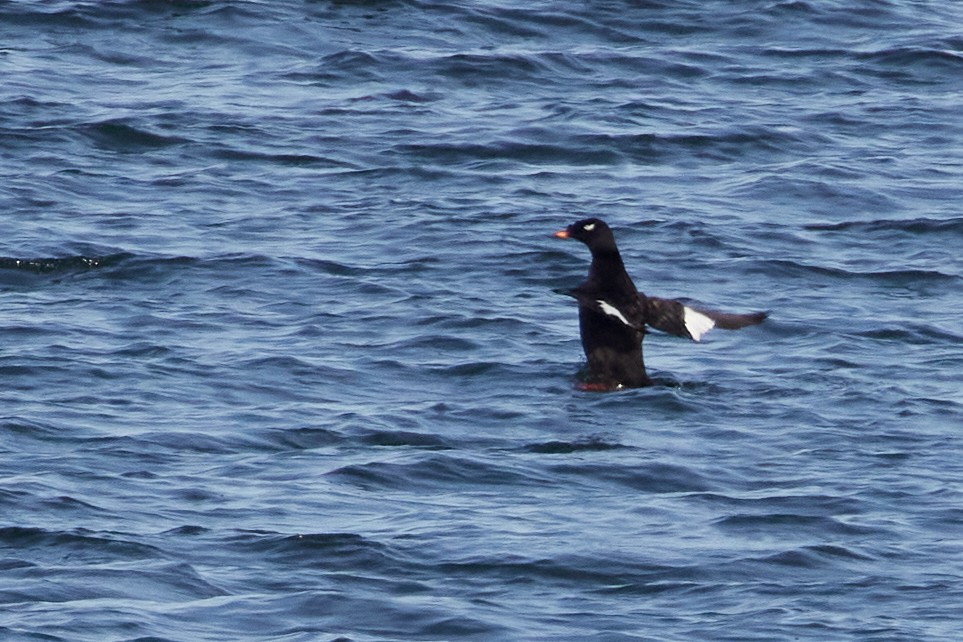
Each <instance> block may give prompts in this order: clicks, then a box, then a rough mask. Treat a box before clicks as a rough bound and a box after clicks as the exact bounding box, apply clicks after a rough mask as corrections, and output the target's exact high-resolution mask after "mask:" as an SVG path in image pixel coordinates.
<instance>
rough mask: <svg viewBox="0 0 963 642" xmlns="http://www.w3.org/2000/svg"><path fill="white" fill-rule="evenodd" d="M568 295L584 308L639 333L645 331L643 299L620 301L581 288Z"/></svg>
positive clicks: (570, 291) (569, 292) (571, 291)
mask: <svg viewBox="0 0 963 642" xmlns="http://www.w3.org/2000/svg"><path fill="white" fill-rule="evenodd" d="M567 294H568V295H569V296H571V297H574V298H575V299H576V300H577V301H578V303H579V305H580V306H582V307H585V308H588V309H590V310H594V311H596V312H598V313H600V314H604V315H607V316H610V317H613V318H614V319H617V320H618V321H621V322H622V323H623V324H625V325H627V326H629V327H630V328H635V329H636V330H638V331H639V332H644V331H645V321H646V320H645V307H644V304H643V301H642V299H641V297H639V298H636V297H633V298H632V299H630V300H628V301H620V300H616V299H615V298H614V297H611V296H607V295H606V294H601V293H599V292H596V291H593V290H588V289H583V288H581V287H578V288H575V289H573V290H569V291H568V292H567Z"/></svg>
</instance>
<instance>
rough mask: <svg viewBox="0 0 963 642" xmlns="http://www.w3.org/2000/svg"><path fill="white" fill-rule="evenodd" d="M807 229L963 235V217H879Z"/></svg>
mask: <svg viewBox="0 0 963 642" xmlns="http://www.w3.org/2000/svg"><path fill="white" fill-rule="evenodd" d="M805 229H807V230H811V231H814V232H858V233H864V234H876V233H880V232H884V233H885V232H900V233H906V234H914V235H924V234H938V235H940V236H941V237H943V236H945V235H948V234H949V235H960V236H963V218H948V219H935V218H925V217H920V218H912V219H877V220H871V221H843V222H840V223H816V224H811V225H806V226H805Z"/></svg>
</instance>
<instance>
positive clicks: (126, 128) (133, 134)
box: [79, 119, 189, 152]
mask: <svg viewBox="0 0 963 642" xmlns="http://www.w3.org/2000/svg"><path fill="white" fill-rule="evenodd" d="M79 130H80V131H81V132H82V133H83V134H84V135H86V136H87V137H88V138H90V139H91V140H93V141H94V143H95V144H96V145H98V146H100V147H103V148H106V149H110V150H112V151H117V152H140V151H144V150H147V149H158V148H163V147H170V146H173V145H181V144H184V143H186V142H189V141H188V140H187V139H186V138H182V137H180V136H165V135H163V134H158V133H156V132H153V131H150V130H149V129H147V128H146V127H144V126H143V125H140V124H137V125H135V124H132V123H131V122H128V121H127V120H126V119H112V120H106V121H103V122H99V123H91V124H87V125H82V126H80V127H79Z"/></svg>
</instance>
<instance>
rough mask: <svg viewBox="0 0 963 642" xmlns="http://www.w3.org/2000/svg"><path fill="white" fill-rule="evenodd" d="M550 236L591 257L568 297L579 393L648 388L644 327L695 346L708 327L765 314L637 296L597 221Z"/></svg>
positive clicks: (741, 323) (730, 326) (732, 325)
mask: <svg viewBox="0 0 963 642" xmlns="http://www.w3.org/2000/svg"><path fill="white" fill-rule="evenodd" d="M555 236H557V237H558V238H563V239H564V238H573V239H577V240H579V241H581V242H582V243H585V245H587V246H588V248H589V250H590V251H591V252H592V265H591V267H589V273H588V278H586V279H585V281H583V282H582V283H581V284H580V285H579V286H578V287H576V288H574V289H573V290H570V291H569V292H568V294H570V295H571V296H573V297H575V299H576V300H577V301H578V320H579V330H580V332H581V335H582V348H583V349H584V350H585V356H586V358H587V359H588V378H587V380H586V381H585V383H584V384H583V385H582V387H583V388H586V389H591V390H610V389H616V388H621V387H638V386H645V385H648V384H649V383H651V380H650V379H649V377H648V375H647V374H646V372H645V364H644V362H643V361H642V339H643V338H644V337H645V333H646V326H648V327H651V328H655V329H656V330H661V331H662V332H667V333H668V334H672V335H675V336H678V337H684V338H687V339H692V340H694V341H699V340H700V339H701V338H702V335H703V334H705V333H706V332H708V331H709V330H711V329H712V328H714V327H715V328H723V329H725V330H736V329H738V328H744V327H746V326H748V325H753V324H756V323H761V322H762V321H763V319H765V318H766V313H765V312H754V313H751V314H729V313H725V312H715V311H712V310H702V309H697V308H694V307H691V306H688V305H685V304H683V303H682V302H680V301H675V300H672V299H659V298H656V297H649V296H646V295H644V294H641V293H640V292H639V291H638V290H636V289H635V284H634V283H633V282H632V279H631V278H630V277H629V275H628V273H627V272H626V271H625V265H624V264H623V263H622V256H621V255H620V254H619V249H618V247H617V246H616V245H615V236H614V235H613V234H612V230H611V228H609V226H608V225H606V224H605V222H604V221H602V220H600V219H597V218H588V219H584V220H581V221H577V222H576V223H572V224H571V225H569V226H568V227H567V228H566V229H564V230H561V231H558V232H556V233H555Z"/></svg>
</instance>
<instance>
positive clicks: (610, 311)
mask: <svg viewBox="0 0 963 642" xmlns="http://www.w3.org/2000/svg"><path fill="white" fill-rule="evenodd" d="M596 303H598V304H599V307H600V308H602V312H604V313H605V314H607V315H609V316H610V317H615V318H616V319H618V320H619V321H621V322H622V323H624V324H625V325H627V326H629V327H632V324H631V323H629V320H628V319H626V318H625V316H624V315H623V314H622V313H621V312H619V309H618V308H617V307H615V306H614V305H612V304H610V303H606V302H605V301H603V300H602V299H598V301H596Z"/></svg>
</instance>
